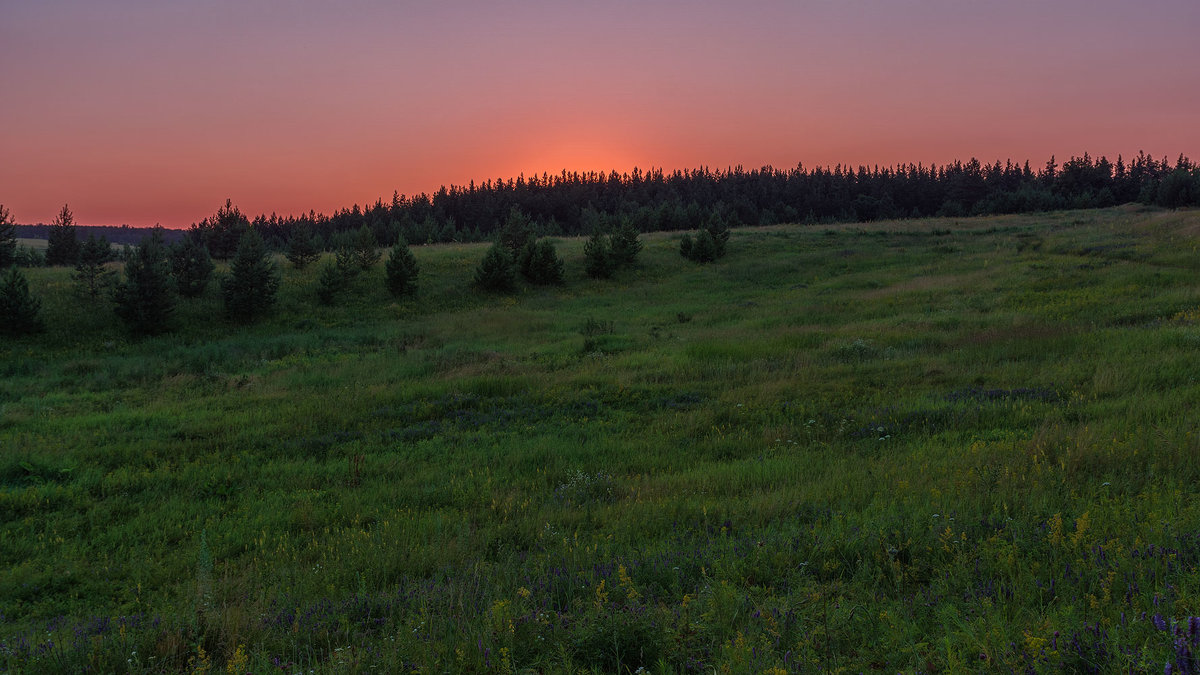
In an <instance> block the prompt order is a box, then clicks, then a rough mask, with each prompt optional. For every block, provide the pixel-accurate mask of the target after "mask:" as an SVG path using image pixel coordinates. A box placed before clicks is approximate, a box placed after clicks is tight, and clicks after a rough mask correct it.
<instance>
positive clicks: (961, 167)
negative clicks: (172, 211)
mask: <svg viewBox="0 0 1200 675" xmlns="http://www.w3.org/2000/svg"><path fill="white" fill-rule="evenodd" d="M1126 202H1141V203H1144V204H1154V205H1158V206H1163V207H1168V208H1177V207H1181V206H1194V205H1200V167H1198V166H1197V165H1196V164H1194V163H1193V162H1192V161H1191V160H1189V159H1188V158H1187V157H1185V156H1182V155H1181V156H1180V157H1179V158H1178V159H1177V160H1176V161H1175V162H1174V164H1172V163H1171V162H1170V161H1169V160H1168V159H1167V158H1165V157H1164V158H1162V159H1154V158H1153V157H1150V156H1148V155H1146V154H1144V153H1139V154H1138V155H1137V157H1135V158H1133V159H1132V160H1131V161H1129V162H1126V161H1125V160H1124V159H1123V158H1122V157H1118V158H1117V160H1116V161H1115V162H1112V161H1110V160H1108V159H1107V158H1106V157H1100V158H1099V159H1094V158H1092V157H1091V156H1089V155H1088V154H1084V155H1083V156H1082V157H1072V158H1071V159H1070V160H1068V161H1066V162H1065V163H1063V164H1061V165H1059V164H1058V163H1057V162H1056V161H1055V159H1054V158H1053V157H1051V159H1050V160H1049V161H1048V162H1046V164H1045V165H1043V166H1042V167H1040V168H1038V169H1034V168H1031V167H1030V165H1029V162H1025V163H1024V164H1023V165H1020V164H1015V163H1013V162H1012V161H1008V162H1005V163H1003V164H1002V163H1001V162H1000V161H999V160H997V161H996V162H995V163H993V164H986V163H981V162H980V161H979V160H977V159H971V160H970V161H967V162H961V161H956V162H954V163H952V164H948V165H944V166H923V165H921V164H916V165H913V164H907V165H900V166H895V167H879V166H875V167H865V166H860V167H858V168H853V167H849V166H841V165H838V166H835V167H833V168H829V167H819V168H814V169H807V168H805V167H804V166H802V165H799V166H797V167H796V168H794V169H789V170H782V169H776V168H773V167H769V166H767V167H763V168H761V169H754V170H746V169H743V168H742V167H741V166H738V167H735V168H732V169H726V170H723V171H722V170H716V171H714V170H710V169H708V168H700V169H695V170H686V171H674V172H671V173H666V172H663V171H662V170H650V171H646V172H643V171H640V170H638V169H634V170H633V171H632V172H631V173H625V174H618V173H616V172H615V171H614V172H611V173H607V174H606V173H600V172H588V173H568V172H566V171H564V172H562V173H560V174H558V175H549V174H542V175H541V176H532V177H526V176H520V177H517V178H509V179H496V180H489V181H485V182H484V183H482V184H476V183H474V182H471V183H470V184H469V185H467V186H451V187H449V188H447V187H442V188H441V189H439V190H438V191H437V192H436V193H434V194H432V195H430V194H426V193H422V194H418V195H416V196H412V197H409V196H405V195H401V194H399V193H396V194H393V196H392V198H391V200H390V201H387V202H385V201H383V200H382V199H380V200H378V201H376V202H375V203H374V204H371V205H368V206H366V207H362V206H359V205H357V204H356V205H354V206H353V207H352V208H349V209H342V210H341V211H339V212H337V213H334V214H332V215H324V214H318V213H315V212H309V213H308V214H307V215H300V216H278V215H276V214H271V215H270V216H265V215H259V216H257V217H254V218H249V217H248V216H245V215H243V214H242V213H241V212H240V211H239V210H238V209H237V208H236V207H235V206H233V205H232V204H229V203H227V204H226V206H225V207H224V208H222V209H221V210H219V211H218V212H217V214H216V215H214V216H212V217H210V218H206V219H205V220H203V221H201V222H199V223H196V224H193V225H192V226H191V231H192V232H193V233H195V234H197V235H199V238H200V239H201V240H202V241H203V242H204V243H205V244H206V245H207V246H208V247H209V249H210V251H212V254H213V255H214V256H215V257H219V258H225V257H229V256H230V255H232V253H233V251H234V249H235V248H236V245H237V241H238V237H239V236H240V234H241V230H243V229H244V228H245V227H246V226H252V227H254V229H256V230H258V231H259V233H260V234H261V235H262V236H263V238H264V239H265V240H266V242H267V244H268V245H269V246H270V247H272V248H275V249H282V248H283V247H285V246H286V244H287V242H288V240H289V239H290V237H291V234H292V232H293V231H295V230H296V229H297V228H299V227H303V228H305V229H306V230H307V231H308V232H311V233H312V234H314V235H316V237H317V238H319V240H320V243H321V244H322V245H323V246H324V247H325V248H327V249H334V248H338V247H341V246H345V245H346V244H347V241H348V238H349V237H352V236H353V235H354V233H355V232H357V231H358V230H359V229H361V228H362V226H363V225H366V226H367V227H369V228H370V229H371V230H372V231H373V233H374V235H375V238H376V240H377V241H378V242H379V243H380V244H381V245H391V244H393V243H395V242H396V241H397V240H398V239H399V238H400V237H403V238H404V240H405V241H407V242H409V243H413V244H423V243H430V242H447V241H482V240H487V239H491V238H493V237H494V235H495V234H496V232H497V231H498V229H499V228H500V227H501V225H502V224H503V222H504V220H505V218H506V217H507V215H508V214H509V213H510V212H511V211H512V210H513V209H514V208H516V209H519V210H520V211H521V212H522V213H523V214H524V215H525V216H526V217H527V218H528V219H529V220H530V221H531V222H532V223H533V224H534V227H535V229H536V231H537V233H538V234H540V235H581V234H590V233H591V232H593V231H595V230H611V229H614V228H615V227H616V226H617V225H618V224H620V223H621V222H623V221H627V222H629V223H631V224H632V225H633V227H634V228H636V229H637V230H639V231H642V232H652V231H663V230H690V229H696V228H698V227H700V226H702V225H703V224H704V223H705V222H706V221H708V220H709V219H710V218H711V217H712V215H713V214H714V213H715V214H717V215H718V216H719V217H720V218H721V219H723V220H724V221H725V222H726V223H727V224H728V225H731V226H737V225H771V224H776V223H829V222H853V221H863V222H865V221H872V220H882V219H894V218H920V217H926V216H968V215H986V214H1007V213H1028V212H1035V211H1051V210H1058V209H1069V208H1094V207H1104V206H1111V205H1114V204H1122V203H1126ZM30 227H31V226H25V227H23V228H21V231H22V235H21V236H38V235H37V234H32V233H31V230H30V229H29V228H30ZM32 227H36V226H32ZM136 229H137V228H130V230H136ZM176 236H177V235H176ZM169 238H170V237H169ZM343 239H346V240H347V241H343ZM110 241H114V242H120V241H122V239H121V238H118V237H116V236H110Z"/></svg>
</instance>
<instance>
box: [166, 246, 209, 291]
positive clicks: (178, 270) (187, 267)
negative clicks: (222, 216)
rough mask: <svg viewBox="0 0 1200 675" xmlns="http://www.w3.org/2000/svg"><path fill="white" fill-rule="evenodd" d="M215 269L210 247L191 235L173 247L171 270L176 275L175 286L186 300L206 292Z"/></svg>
mask: <svg viewBox="0 0 1200 675" xmlns="http://www.w3.org/2000/svg"><path fill="white" fill-rule="evenodd" d="M214 268H215V265H213V261H212V256H210V255H209V254H208V247H207V246H205V245H204V244H203V243H202V242H201V241H200V240H199V239H198V238H197V237H194V236H192V235H191V234H189V235H188V236H187V237H185V238H184V240H183V241H182V242H180V243H178V244H175V245H174V246H172V247H171V270H172V272H173V273H174V274H175V285H176V287H177V289H178V290H179V294H180V295H182V296H183V297H185V298H194V297H197V296H199V295H200V294H201V293H203V292H204V289H205V288H206V287H207V286H208V280H209V279H210V278H212V273H213V269H214Z"/></svg>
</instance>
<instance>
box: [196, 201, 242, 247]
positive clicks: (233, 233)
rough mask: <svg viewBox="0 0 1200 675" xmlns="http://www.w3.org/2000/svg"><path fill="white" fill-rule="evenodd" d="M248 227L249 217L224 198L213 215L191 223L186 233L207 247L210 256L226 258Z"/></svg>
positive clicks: (239, 241)
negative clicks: (222, 203) (221, 205)
mask: <svg viewBox="0 0 1200 675" xmlns="http://www.w3.org/2000/svg"><path fill="white" fill-rule="evenodd" d="M248 229H250V219H249V218H247V217H246V216H245V214H243V213H242V212H241V210H240V209H238V207H236V206H234V205H233V200H232V199H226V200H225V206H223V207H221V208H219V209H217V214H216V215H215V216H213V217H211V218H205V219H204V220H202V221H200V222H199V223H196V224H195V225H192V229H191V230H190V231H189V232H188V234H189V235H191V236H194V237H197V238H198V239H199V240H200V242H201V243H203V244H204V245H205V246H206V247H208V252H209V254H210V255H212V257H214V258H217V259H218V260H226V259H228V258H229V257H230V256H231V255H233V254H234V252H235V251H236V250H237V247H238V245H239V244H240V243H241V240H242V235H243V234H244V233H245V232H246V230H248Z"/></svg>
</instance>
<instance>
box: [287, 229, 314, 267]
mask: <svg viewBox="0 0 1200 675" xmlns="http://www.w3.org/2000/svg"><path fill="white" fill-rule="evenodd" d="M284 255H286V256H287V259H288V262H290V263H292V266H293V267H295V268H296V269H298V270H302V269H304V268H305V267H308V266H309V265H311V264H312V263H314V262H316V261H317V258H320V257H321V249H320V246H319V245H318V242H317V238H316V236H315V235H313V233H312V230H310V229H309V227H308V225H306V224H304V223H301V224H300V225H297V226H296V227H295V228H294V229H292V236H291V238H290V239H288V248H287V253H285V254H284Z"/></svg>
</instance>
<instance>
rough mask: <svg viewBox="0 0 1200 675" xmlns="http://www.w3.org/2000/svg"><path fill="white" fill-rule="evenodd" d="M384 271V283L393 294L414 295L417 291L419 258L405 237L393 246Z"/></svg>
mask: <svg viewBox="0 0 1200 675" xmlns="http://www.w3.org/2000/svg"><path fill="white" fill-rule="evenodd" d="M384 271H385V272H386V278H385V280H384V283H386V284H387V289H388V291H389V292H391V294H392V295H395V296H401V295H412V294H414V293H416V292H417V259H416V257H414V256H413V254H412V251H411V250H410V249H409V248H408V244H407V243H406V242H405V241H404V239H400V241H398V242H396V245H395V246H393V247H392V252H391V254H390V255H388V259H387V263H386V264H385V265H384Z"/></svg>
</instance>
